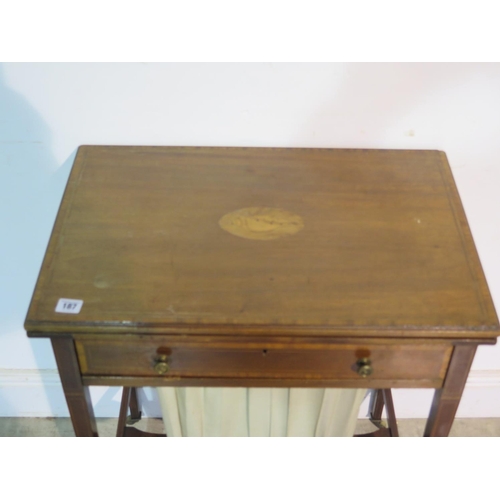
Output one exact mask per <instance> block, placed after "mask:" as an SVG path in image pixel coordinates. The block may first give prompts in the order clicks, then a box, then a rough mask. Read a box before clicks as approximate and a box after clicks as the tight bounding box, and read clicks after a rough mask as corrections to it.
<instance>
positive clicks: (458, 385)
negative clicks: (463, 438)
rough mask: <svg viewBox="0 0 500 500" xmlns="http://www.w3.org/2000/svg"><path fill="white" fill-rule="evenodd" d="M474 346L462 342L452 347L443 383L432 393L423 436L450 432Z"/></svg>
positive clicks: (444, 434) (474, 349)
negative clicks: (432, 396)
mask: <svg viewBox="0 0 500 500" xmlns="http://www.w3.org/2000/svg"><path fill="white" fill-rule="evenodd" d="M476 348H477V346H476V345H469V344H462V345H457V346H455V348H454V349H453V354H452V356H451V360H450V366H449V368H448V373H447V375H446V379H445V381H444V385H443V387H442V388H441V389H437V390H436V392H435V393H434V399H433V401H432V406H431V412H430V415H429V418H428V420H427V425H426V427H425V431H424V436H429V437H430V436H448V434H449V433H450V429H451V426H452V424H453V419H454V418H455V414H456V412H457V409H458V405H459V403H460V398H461V397H462V392H463V390H464V387H465V382H466V381H467V376H468V375H469V370H470V367H471V365H472V360H473V359H474V354H475V353H476Z"/></svg>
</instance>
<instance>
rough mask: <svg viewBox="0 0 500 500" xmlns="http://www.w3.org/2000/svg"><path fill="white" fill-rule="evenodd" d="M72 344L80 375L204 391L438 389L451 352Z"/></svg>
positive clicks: (134, 339)
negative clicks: (261, 383) (266, 384)
mask: <svg viewBox="0 0 500 500" xmlns="http://www.w3.org/2000/svg"><path fill="white" fill-rule="evenodd" d="M75 343H76V348H77V353H78V358H79V362H80V369H81V373H82V375H83V376H98V377H106V376H108V377H141V378H143V377H150V378H151V380H152V381H153V380H154V379H158V378H160V379H193V380H195V379H197V380H199V379H205V381H206V382H207V385H208V384H209V383H210V379H213V380H216V379H218V380H220V379H224V380H227V381H228V382H229V381H233V382H232V383H228V384H227V385H237V382H238V381H242V382H241V383H242V385H245V384H244V383H243V380H244V379H253V380H258V379H267V380H270V381H271V382H270V384H272V381H273V380H274V381H278V380H279V379H283V380H287V381H294V380H297V381H299V380H303V381H304V380H306V381H310V382H311V384H310V385H314V382H315V381H321V380H324V381H326V380H330V381H338V382H340V383H342V382H343V381H344V382H349V381H350V382H353V384H349V383H348V384H346V387H348V386H360V387H363V386H366V387H370V386H373V384H374V383H375V382H376V383H377V385H378V386H379V387H383V386H384V383H382V382H383V381H386V382H387V384H385V385H388V384H389V382H390V384H389V385H392V386H393V387H397V386H399V387H405V386H408V387H410V386H412V384H411V383H405V381H406V382H410V381H424V382H426V383H424V384H419V386H421V387H439V386H440V385H442V381H443V379H444V375H445V373H446V369H447V366H448V362H449V359H450V356H451V352H452V349H453V347H452V345H451V344H450V343H444V342H441V343H433V342H432V341H430V342H429V344H422V343H421V342H416V341H410V340H409V341H398V342H397V343H393V342H390V341H378V342H375V341H373V340H367V341H363V340H360V341H358V340H356V341H352V340H350V341H345V342H342V340H339V341H338V342H337V343H328V344H326V343H321V342H315V343H312V342H311V343H302V342H294V343H290V344H288V343H270V342H262V343H259V342H251V343H250V342H249V343H237V342H229V341H220V342H219V341H218V342H212V341H206V342H199V343H193V342H192V341H190V342H189V343H188V342H181V341H179V340H176V339H175V338H171V337H158V336H127V337H121V336H118V337H111V338H109V337H108V338H106V339H102V338H85V336H83V335H82V336H80V337H79V338H76V339H75ZM363 367H364V368H363ZM367 367H368V368H367ZM152 385H160V384H159V383H152ZM184 385H188V383H186V384H184ZM196 385H199V384H196ZM217 385H223V384H221V383H219V384H217ZM276 385H281V384H276ZM306 385H307V384H306ZM319 385H321V384H319ZM334 385H335V384H334Z"/></svg>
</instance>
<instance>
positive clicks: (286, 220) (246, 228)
mask: <svg viewBox="0 0 500 500" xmlns="http://www.w3.org/2000/svg"><path fill="white" fill-rule="evenodd" d="M219 226H220V227H221V228H222V229H224V230H225V231H227V232H228V233H231V234H233V235H234V236H239V237H241V238H248V239H251V240H275V239H277V238H281V237H282V236H290V235H292V234H295V233H298V232H299V231H300V230H301V229H302V228H303V227H304V221H303V220H302V217H300V216H299V215H296V214H293V213H291V212H287V211H286V210H282V209H281V208H269V207H248V208H241V209H239V210H235V211H234V212H230V213H228V214H226V215H224V216H223V217H222V218H221V219H220V220H219Z"/></svg>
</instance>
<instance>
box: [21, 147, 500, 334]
mask: <svg viewBox="0 0 500 500" xmlns="http://www.w3.org/2000/svg"><path fill="white" fill-rule="evenodd" d="M25 326H26V329H27V330H28V331H29V332H30V335H31V336H37V335H39V336H46V335H45V334H46V333H47V332H50V333H51V335H52V336H53V335H57V334H59V333H60V334H64V333H66V332H87V333H96V332H103V331H105V332H110V333H127V332H138V331H140V332H145V333H147V334H156V333H158V334H181V335H182V334H190V335H197V334H202V335H206V334H217V335H232V336H234V335H238V334H240V333H241V334H244V335H245V336H247V337H248V336H249V335H250V336H252V335H259V334H262V333H264V332H265V334H266V335H277V336H278V335H282V334H286V335H287V336H294V335H300V336H302V337H304V336H309V335H311V336H315V337H324V336H327V337H346V336H348V337H359V336H362V337H378V338H383V337H426V338H432V337H433V336H436V337H439V338H446V337H449V338H455V339H459V338H468V339H475V338H477V339H485V338H491V337H496V336H497V335H498V330H499V325H498V319H497V316H496V313H495V310H494V307H493V304H492V300H491V297H490V294H489V291H488V287H487V284H486V281H485V278H484V275H483V272H482V269H481V265H480V262H479V259H478V255H477V252H476V250H475V247H474V243H473V240H472V237H471V233H470V230H469V227H468V224H467V221H466V218H465V215H464V211H463V208H462V205H461V202H460V199H459V196H458V192H457V190H456V187H455V184H454V181H453V177H452V174H451V171H450V168H449V165H448V162H447V160H446V156H445V154H444V153H442V152H439V151H404V150H342V149H268V148H203V147H199V148H195V147H121V146H114V147H113V146H82V147H80V148H79V150H78V154H77V157H76V160H75V164H74V167H73V170H72V172H71V175H70V178H69V181H68V185H67V188H66V192H65V194H64V198H63V201H62V204H61V208H60V211H59V214H58V217H57V220H56V223H55V226H54V229H53V233H52V236H51V239H50V243H49V247H48V250H47V254H46V257H45V260H44V263H43V266H42V270H41V272H40V276H39V279H38V283H37V286H36V289H35V292H34V296H33V300H32V303H31V307H30V309H29V313H28V317H27V320H26V325H25Z"/></svg>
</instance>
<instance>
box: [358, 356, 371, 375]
mask: <svg viewBox="0 0 500 500" xmlns="http://www.w3.org/2000/svg"><path fill="white" fill-rule="evenodd" d="M356 366H357V368H358V369H357V373H358V375H359V376H361V377H363V378H365V377H368V376H369V375H371V374H372V373H373V367H372V362H371V360H370V359H369V358H360V359H358V360H357V361H356Z"/></svg>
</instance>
